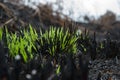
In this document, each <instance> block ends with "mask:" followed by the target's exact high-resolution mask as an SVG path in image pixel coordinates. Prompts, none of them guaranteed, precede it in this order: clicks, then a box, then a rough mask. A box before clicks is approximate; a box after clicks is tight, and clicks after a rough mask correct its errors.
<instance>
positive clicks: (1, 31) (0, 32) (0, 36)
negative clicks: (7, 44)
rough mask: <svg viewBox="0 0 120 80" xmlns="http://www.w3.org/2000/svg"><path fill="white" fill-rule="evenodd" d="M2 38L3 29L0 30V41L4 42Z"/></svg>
mask: <svg viewBox="0 0 120 80" xmlns="http://www.w3.org/2000/svg"><path fill="white" fill-rule="evenodd" d="M2 36H3V29H2V28H0V41H1V40H2Z"/></svg>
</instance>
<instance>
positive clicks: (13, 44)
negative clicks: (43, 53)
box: [6, 26, 38, 62]
mask: <svg viewBox="0 0 120 80" xmlns="http://www.w3.org/2000/svg"><path fill="white" fill-rule="evenodd" d="M21 33H23V36H21V35H17V33H9V32H8V30H7V29H6V40H7V45H8V49H9V52H10V56H11V57H15V56H16V55H18V54H20V55H21V56H22V57H23V60H24V61H25V62H27V61H28V59H32V58H33V49H34V50H36V46H35V41H36V40H37V39H38V35H37V33H36V31H35V30H34V29H33V28H32V27H31V26H30V30H29V31H28V30H23V31H21Z"/></svg>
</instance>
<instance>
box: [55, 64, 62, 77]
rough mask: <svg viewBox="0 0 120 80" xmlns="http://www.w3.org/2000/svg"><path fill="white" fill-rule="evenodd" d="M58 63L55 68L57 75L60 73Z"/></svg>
mask: <svg viewBox="0 0 120 80" xmlns="http://www.w3.org/2000/svg"><path fill="white" fill-rule="evenodd" d="M60 68H61V67H60V65H58V67H57V69H56V74H57V75H59V74H60Z"/></svg>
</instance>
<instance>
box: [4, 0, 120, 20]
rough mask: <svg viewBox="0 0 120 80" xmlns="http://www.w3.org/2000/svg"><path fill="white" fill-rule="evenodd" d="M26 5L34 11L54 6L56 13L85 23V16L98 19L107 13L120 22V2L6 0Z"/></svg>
mask: <svg viewBox="0 0 120 80" xmlns="http://www.w3.org/2000/svg"><path fill="white" fill-rule="evenodd" d="M4 2H12V3H17V4H18V2H19V4H24V5H27V6H29V7H32V8H34V9H36V8H37V6H38V5H40V3H41V4H52V9H53V10H54V11H59V12H62V13H63V14H65V15H67V16H69V17H70V18H72V19H73V20H75V21H84V18H83V17H84V16H88V17H89V18H90V19H93V18H94V19H98V18H99V17H100V16H101V15H104V14H105V13H106V12H107V11H111V12H113V13H114V14H115V15H116V16H117V20H120V0H104V1H101V0H4Z"/></svg>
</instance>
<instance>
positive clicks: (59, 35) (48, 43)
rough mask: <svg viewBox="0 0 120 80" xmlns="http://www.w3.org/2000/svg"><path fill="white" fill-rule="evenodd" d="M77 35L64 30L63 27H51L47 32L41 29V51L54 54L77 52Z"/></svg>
mask: <svg viewBox="0 0 120 80" xmlns="http://www.w3.org/2000/svg"><path fill="white" fill-rule="evenodd" d="M76 41H77V37H76V36H75V35H72V34H70V33H69V31H68V30H66V31H64V29H63V28H55V27H50V29H49V30H46V31H45V33H43V32H42V31H40V39H39V45H40V46H39V49H40V50H41V53H49V54H50V55H52V56H55V55H57V53H73V54H74V53H76V52H77V44H76Z"/></svg>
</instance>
